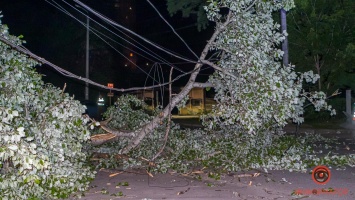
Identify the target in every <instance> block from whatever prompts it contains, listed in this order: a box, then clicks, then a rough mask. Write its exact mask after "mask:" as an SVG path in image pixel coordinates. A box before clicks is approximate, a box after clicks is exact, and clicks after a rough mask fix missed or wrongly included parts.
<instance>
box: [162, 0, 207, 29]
mask: <svg viewBox="0 0 355 200" xmlns="http://www.w3.org/2000/svg"><path fill="white" fill-rule="evenodd" d="M166 4H167V9H168V11H169V13H170V15H175V14H176V13H177V12H178V11H181V13H182V17H190V16H192V15H193V16H196V19H197V28H198V30H199V31H201V30H203V29H206V28H207V26H208V19H207V17H206V11H205V10H204V8H203V7H204V6H206V5H207V1H205V0H167V3H166Z"/></svg>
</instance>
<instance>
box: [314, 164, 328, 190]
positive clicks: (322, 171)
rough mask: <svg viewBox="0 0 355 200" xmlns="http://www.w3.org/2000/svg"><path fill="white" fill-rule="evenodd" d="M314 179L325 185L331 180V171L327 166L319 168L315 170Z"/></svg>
mask: <svg viewBox="0 0 355 200" xmlns="http://www.w3.org/2000/svg"><path fill="white" fill-rule="evenodd" d="M312 179H313V181H314V182H315V183H317V184H321V185H325V184H327V183H328V181H329V180H330V170H329V169H328V167H326V166H317V167H315V168H314V169H313V172H312Z"/></svg>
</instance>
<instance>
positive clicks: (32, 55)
mask: <svg viewBox="0 0 355 200" xmlns="http://www.w3.org/2000/svg"><path fill="white" fill-rule="evenodd" d="M0 40H1V41H2V42H4V43H5V44H7V45H9V46H10V47H12V48H13V49H15V50H17V51H18V52H20V53H23V54H25V55H27V56H29V57H30V58H32V59H34V60H36V61H38V62H39V63H42V64H46V65H48V66H50V67H52V68H53V69H55V70H56V71H57V72H59V73H60V74H62V75H63V76H66V77H70V78H74V79H77V80H80V81H84V82H87V83H89V84H91V85H94V86H97V87H100V88H103V89H107V90H113V91H117V92H128V91H135V90H146V89H153V88H157V87H162V86H165V85H168V84H170V82H165V83H161V84H158V85H151V86H145V87H132V88H127V89H122V88H121V89H119V88H109V87H107V86H105V85H102V84H99V83H96V82H94V81H92V80H90V79H87V78H84V77H81V76H77V75H75V74H73V73H71V72H69V71H67V70H65V69H63V68H60V67H59V66H57V65H55V64H53V63H51V62H49V61H47V60H45V59H44V58H41V57H39V56H37V55H36V54H34V53H32V52H31V51H29V50H27V49H26V48H24V47H22V46H19V45H16V44H13V43H12V42H11V41H10V40H9V39H7V38H6V37H5V36H4V35H2V34H0ZM196 70H198V69H194V70H191V71H189V72H186V73H183V74H180V75H179V76H177V77H176V78H174V79H173V80H172V81H171V83H173V82H175V81H177V80H178V79H180V78H182V77H183V76H186V75H189V74H191V73H193V72H194V71H196Z"/></svg>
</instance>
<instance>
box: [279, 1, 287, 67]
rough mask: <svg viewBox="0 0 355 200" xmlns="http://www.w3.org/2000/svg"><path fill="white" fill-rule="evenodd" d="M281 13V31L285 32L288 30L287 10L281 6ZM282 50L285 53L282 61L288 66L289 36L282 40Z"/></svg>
mask: <svg viewBox="0 0 355 200" xmlns="http://www.w3.org/2000/svg"><path fill="white" fill-rule="evenodd" d="M280 14H281V33H283V32H284V31H286V32H287V22H286V10H285V9H283V8H281V10H280ZM282 51H283V52H284V55H283V57H282V63H283V64H284V65H285V66H288V64H289V60H288V39H287V36H286V37H285V40H284V41H283V42H282Z"/></svg>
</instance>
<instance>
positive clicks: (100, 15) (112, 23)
mask: <svg viewBox="0 0 355 200" xmlns="http://www.w3.org/2000/svg"><path fill="white" fill-rule="evenodd" d="M74 2H75V3H77V4H79V5H80V6H81V7H83V8H85V9H86V10H87V11H89V12H90V13H92V14H94V15H95V16H97V17H99V18H100V19H102V20H103V21H106V22H107V23H109V24H111V25H113V26H116V27H118V28H121V29H123V30H125V31H127V32H129V33H131V34H132V35H134V36H136V37H138V38H140V39H141V40H143V41H145V42H147V43H148V44H150V45H152V46H154V47H155V48H157V49H159V50H161V51H163V52H165V53H167V54H169V55H171V56H174V57H176V58H179V59H181V60H184V61H188V62H190V63H195V64H196V63H197V62H196V61H194V60H191V59H188V58H184V57H182V56H179V55H177V54H176V53H174V52H171V51H168V50H166V49H164V48H163V47H160V46H159V45H157V44H155V43H153V42H151V41H149V40H148V39H146V38H144V37H142V36H140V35H138V34H137V33H135V32H133V31H131V30H129V29H128V28H126V27H124V26H122V25H120V24H118V23H116V22H114V21H112V20H111V19H109V18H107V17H105V16H103V15H102V14H100V13H98V12H96V11H95V10H94V9H92V8H90V7H89V6H87V5H86V4H84V3H82V2H80V1H79V0H74Z"/></svg>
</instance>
